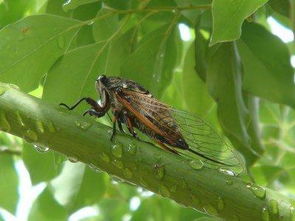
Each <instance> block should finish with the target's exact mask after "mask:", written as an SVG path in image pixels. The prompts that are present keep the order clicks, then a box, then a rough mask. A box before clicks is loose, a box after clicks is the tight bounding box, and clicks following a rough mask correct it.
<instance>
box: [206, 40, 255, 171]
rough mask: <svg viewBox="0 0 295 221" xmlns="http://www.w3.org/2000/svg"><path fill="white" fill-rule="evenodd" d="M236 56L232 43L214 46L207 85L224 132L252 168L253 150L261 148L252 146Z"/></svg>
mask: <svg viewBox="0 0 295 221" xmlns="http://www.w3.org/2000/svg"><path fill="white" fill-rule="evenodd" d="M236 53H237V51H236V50H235V46H234V44H232V43H222V44H221V45H218V46H216V47H214V48H213V50H212V51H211V53H210V58H209V62H208V71H207V78H206V83H207V85H208V89H209V92H210V94H211V96H212V97H213V98H214V99H215V101H216V102H217V105H218V108H217V113H218V118H219V122H220V124H221V126H222V128H223V130H224V131H225V133H226V134H227V136H228V137H229V138H230V140H231V142H232V143H233V144H234V146H235V147H236V148H237V149H238V150H239V151H240V152H241V153H243V155H244V156H245V157H246V160H247V163H248V165H251V164H252V163H253V162H254V161H255V160H256V159H257V156H256V154H255V152H256V151H254V149H256V148H259V147H256V146H252V145H251V144H252V143H251V137H250V136H249V133H248V131H247V130H248V128H247V127H248V124H249V116H248V115H247V112H248V110H247V108H246V105H245V102H244V99H243V96H242V76H241V69H240V66H239V63H238V59H237V54H236Z"/></svg>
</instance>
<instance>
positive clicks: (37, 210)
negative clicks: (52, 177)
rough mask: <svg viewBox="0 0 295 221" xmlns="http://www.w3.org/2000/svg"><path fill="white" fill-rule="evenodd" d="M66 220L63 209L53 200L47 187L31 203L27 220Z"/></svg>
mask: <svg viewBox="0 0 295 221" xmlns="http://www.w3.org/2000/svg"><path fill="white" fill-rule="evenodd" d="M66 218H67V213H66V210H65V208H64V207H63V206H62V205H60V204H59V203H58V202H57V201H56V200H55V199H54V197H53V195H52V193H51V191H50V189H49V187H47V188H45V190H43V192H42V193H41V194H40V195H39V196H38V198H37V199H36V201H35V202H34V203H33V206H32V209H31V210H30V214H29V219H28V220H32V221H39V220H43V221H47V220H48V221H51V220H60V221H62V220H66Z"/></svg>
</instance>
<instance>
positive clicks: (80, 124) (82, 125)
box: [75, 120, 92, 130]
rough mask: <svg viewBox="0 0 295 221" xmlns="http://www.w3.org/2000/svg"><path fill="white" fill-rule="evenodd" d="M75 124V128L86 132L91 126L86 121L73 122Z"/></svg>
mask: <svg viewBox="0 0 295 221" xmlns="http://www.w3.org/2000/svg"><path fill="white" fill-rule="evenodd" d="M75 124H76V126H77V127H79V128H80V129H82V130H87V129H88V128H90V126H91V125H92V124H91V123H89V122H87V121H78V120H76V121H75Z"/></svg>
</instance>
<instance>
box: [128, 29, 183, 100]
mask: <svg viewBox="0 0 295 221" xmlns="http://www.w3.org/2000/svg"><path fill="white" fill-rule="evenodd" d="M177 34H178V33H177V31H176V29H175V26H174V24H170V25H164V26H162V27H161V28H159V29H157V30H156V31H154V32H151V33H149V34H147V35H145V37H144V39H143V40H142V41H141V43H139V45H138V47H137V48H136V50H135V51H134V52H133V53H132V54H131V55H130V56H129V57H128V58H127V60H126V62H125V64H124V65H123V67H122V73H123V76H124V77H125V78H127V79H132V80H134V81H136V82H139V83H140V84H142V85H143V86H144V87H146V88H148V89H149V90H150V91H151V92H152V93H153V94H154V95H155V96H156V97H159V95H160V94H161V92H163V90H164V89H165V88H166V87H167V85H168V84H169V82H170V81H171V75H172V73H173V70H174V68H175V67H176V66H177V64H176V62H175V61H176V60H177V57H176V56H177V50H176V44H177V42H178V41H177V39H178V38H177V37H178V36H177ZM160 82H161V83H160Z"/></svg>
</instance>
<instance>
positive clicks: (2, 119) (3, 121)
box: [0, 113, 10, 132]
mask: <svg viewBox="0 0 295 221" xmlns="http://www.w3.org/2000/svg"><path fill="white" fill-rule="evenodd" d="M0 129H1V130H2V131H5V132H8V131H10V124H9V122H8V120H7V118H6V115H5V113H1V114H0Z"/></svg>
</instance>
